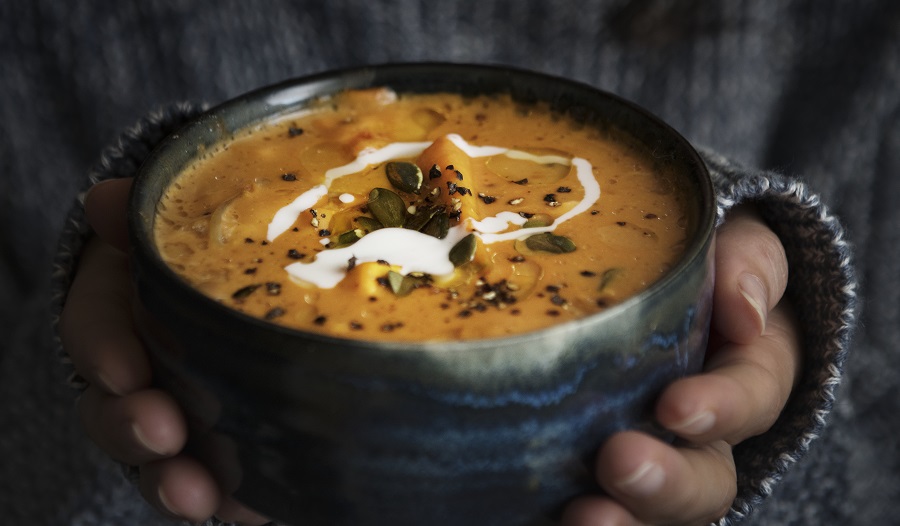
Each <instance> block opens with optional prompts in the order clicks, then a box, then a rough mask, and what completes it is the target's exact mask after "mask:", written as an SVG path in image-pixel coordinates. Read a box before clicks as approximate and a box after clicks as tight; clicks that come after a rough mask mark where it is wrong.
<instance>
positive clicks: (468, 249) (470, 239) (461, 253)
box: [450, 234, 478, 267]
mask: <svg viewBox="0 0 900 526" xmlns="http://www.w3.org/2000/svg"><path fill="white" fill-rule="evenodd" d="M477 246H478V239H477V238H476V237H475V234H469V235H467V236H466V237H464V238H462V239H460V240H459V242H458V243H456V244H455V245H453V248H451V249H450V262H451V263H453V266H454V267H459V266H461V265H465V264H466V263H468V262H469V261H472V259H474V258H475V248H476V247H477Z"/></svg>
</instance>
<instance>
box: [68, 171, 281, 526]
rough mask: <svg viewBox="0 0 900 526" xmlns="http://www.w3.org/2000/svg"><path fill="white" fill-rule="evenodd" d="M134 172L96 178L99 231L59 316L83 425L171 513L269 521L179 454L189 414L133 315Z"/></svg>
mask: <svg viewBox="0 0 900 526" xmlns="http://www.w3.org/2000/svg"><path fill="white" fill-rule="evenodd" d="M130 187H131V180H130V179H123V180H113V181H107V182H104V183H100V184H98V185H96V186H95V187H94V188H92V189H91V191H90V192H89V193H88V196H87V198H86V200H85V211H86V213H87V218H88V222H89V223H90V224H91V226H92V227H93V228H94V232H95V233H96V235H95V236H94V237H93V238H92V239H91V241H89V242H88V244H87V246H86V247H85V250H84V251H83V253H82V256H81V261H80V263H79V266H78V272H77V273H76V275H75V280H74V282H73V284H72V288H71V289H70V291H69V296H68V299H67V301H66V305H65V308H64V309H63V313H62V316H61V318H60V327H59V329H60V336H61V338H62V342H63V346H64V348H65V349H66V352H68V353H69V355H70V356H71V358H72V361H73V363H74V365H75V369H76V370H77V371H78V373H79V374H80V375H81V376H82V377H84V378H85V379H86V380H87V381H88V384H89V386H88V388H87V390H86V391H85V392H84V393H83V394H82V396H81V397H80V398H79V400H78V411H79V413H80V416H81V419H82V422H83V424H84V428H85V430H86V432H87V434H88V435H89V436H90V437H91V439H92V440H93V441H94V442H96V443H97V445H98V446H100V448H102V449H103V450H104V451H106V453H107V454H109V455H110V456H111V457H112V458H113V459H115V460H117V461H119V462H123V463H125V464H129V465H134V466H138V467H139V468H140V483H139V485H140V490H141V493H142V494H143V496H144V498H145V499H146V500H147V501H148V502H150V503H151V504H153V505H154V506H155V507H156V508H158V509H159V510H160V511H161V512H163V513H164V514H166V515H169V516H171V517H177V518H180V519H187V520H189V521H191V522H201V521H203V520H205V519H207V518H209V517H210V516H212V515H215V516H217V517H218V518H219V519H222V520H223V521H226V522H240V523H241V524H248V525H259V524H264V523H266V522H267V519H265V518H264V517H262V516H261V515H259V514H257V513H254V512H252V511H250V510H248V509H246V508H244V507H242V506H241V505H239V504H238V503H237V502H235V501H234V500H232V499H230V498H228V497H226V496H225V495H223V494H222V492H221V491H220V489H219V487H218V486H217V485H216V482H215V480H214V479H213V477H212V475H211V474H210V473H209V472H208V471H207V470H206V469H205V468H204V467H203V466H202V465H201V464H200V463H199V462H197V461H196V460H194V459H193V458H191V457H189V456H187V455H184V454H182V453H181V450H182V448H183V447H184V445H185V443H186V441H187V425H186V423H185V418H184V415H183V414H182V412H181V410H180V409H179V407H178V405H177V404H176V402H175V400H173V399H172V397H170V396H169V395H168V394H167V393H165V392H163V391H161V390H159V389H155V388H153V387H152V385H151V378H152V373H151V370H150V364H149V362H148V359H147V355H146V353H145V351H144V348H143V347H142V346H141V343H140V341H139V340H138V338H137V336H136V334H135V332H134V328H133V322H132V317H131V291H132V288H131V279H130V276H129V269H128V259H127V257H126V255H125V252H124V251H125V249H126V247H127V239H128V236H127V231H126V227H125V209H126V202H127V195H128V190H129V189H130Z"/></svg>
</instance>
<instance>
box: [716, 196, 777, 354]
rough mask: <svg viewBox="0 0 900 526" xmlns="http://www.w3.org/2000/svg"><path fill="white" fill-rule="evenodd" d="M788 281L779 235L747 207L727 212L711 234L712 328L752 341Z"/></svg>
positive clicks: (730, 337) (729, 336)
mask: <svg viewBox="0 0 900 526" xmlns="http://www.w3.org/2000/svg"><path fill="white" fill-rule="evenodd" d="M787 279H788V264H787V258H786V257H785V253H784V247H783V246H782V245H781V242H780V241H779V240H778V237H777V236H776V235H775V234H774V233H773V232H772V231H771V230H770V229H769V227H768V226H766V224H765V223H764V222H763V221H762V220H761V219H760V218H759V217H758V216H757V215H756V213H755V211H754V209H753V208H752V207H748V206H741V207H738V208H735V209H734V210H732V211H731V212H730V213H729V215H728V219H727V221H725V223H724V224H723V225H722V227H721V228H719V231H718V232H717V234H716V286H715V292H714V298H713V304H714V305H715V306H716V307H715V312H714V314H713V328H714V329H715V331H716V332H718V333H719V335H720V336H722V337H723V338H724V339H725V340H727V341H732V342H738V343H750V342H752V341H753V339H754V338H756V337H757V336H759V335H760V334H762V332H763V329H764V328H765V326H766V321H767V319H768V312H769V310H771V309H772V308H773V307H775V305H776V304H777V303H778V302H779V300H780V299H781V296H782V295H783V294H784V290H785V287H786V286H787Z"/></svg>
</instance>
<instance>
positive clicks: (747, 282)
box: [738, 272, 769, 334]
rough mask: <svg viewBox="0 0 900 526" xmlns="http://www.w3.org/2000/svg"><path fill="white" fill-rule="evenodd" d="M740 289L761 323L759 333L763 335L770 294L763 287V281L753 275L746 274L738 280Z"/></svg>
mask: <svg viewBox="0 0 900 526" xmlns="http://www.w3.org/2000/svg"><path fill="white" fill-rule="evenodd" d="M738 288H739V289H740V291H741V295H742V296H743V297H744V299H746V300H747V303H749V304H750V306H751V307H753V310H754V311H755V312H756V316H757V319H758V321H759V333H760V334H762V332H763V330H765V328H766V317H767V313H768V303H769V301H768V293H767V292H766V288H765V287H764V286H763V284H762V281H760V279H759V278H758V277H756V276H754V275H753V274H750V273H749V272H745V273H743V274H741V275H740V277H739V278H738Z"/></svg>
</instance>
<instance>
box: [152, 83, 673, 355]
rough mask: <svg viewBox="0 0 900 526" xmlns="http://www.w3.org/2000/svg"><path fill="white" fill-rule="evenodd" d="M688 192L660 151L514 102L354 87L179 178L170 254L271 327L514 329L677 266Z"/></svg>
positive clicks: (608, 299) (420, 332)
mask: <svg viewBox="0 0 900 526" xmlns="http://www.w3.org/2000/svg"><path fill="white" fill-rule="evenodd" d="M684 200H685V196H684V195H682V192H680V191H679V189H678V188H677V187H676V185H675V184H673V182H672V180H671V179H670V178H669V177H668V176H667V175H666V174H665V173H664V171H663V170H662V169H660V168H659V167H658V166H656V165H655V164H654V163H653V161H652V158H651V156H650V155H648V153H647V152H645V151H643V150H641V149H640V148H639V147H636V146H635V145H634V143H632V142H631V141H629V140H628V138H626V137H624V136H621V134H619V133H617V132H615V131H612V130H600V129H598V128H596V127H592V126H585V125H581V124H579V123H577V122H575V121H573V120H571V119H570V118H569V117H567V116H565V115H560V114H558V113H554V112H551V111H549V110H548V109H547V108H546V107H543V106H541V105H529V106H523V105H521V104H519V103H516V102H513V101H512V100H510V99H509V98H508V97H505V96H483V97H475V98H468V97H467V98H463V97H460V96H458V95H453V94H428V95H402V96H398V95H397V94H395V93H394V92H392V91H390V90H388V89H371V90H360V91H349V92H346V93H343V94H340V95H338V96H335V97H332V98H329V99H327V100H323V101H321V103H318V104H315V105H314V106H313V107H312V108H310V109H309V110H307V111H304V112H303V113H300V114H296V115H292V116H289V117H287V118H283V119H280V120H279V121H277V122H275V123H269V124H267V125H265V126H260V127H257V128H255V129H253V130H250V131H248V132H247V133H244V134H242V135H240V136H238V137H235V138H234V139H233V140H230V141H228V142H227V143H223V144H222V145H220V146H219V147H218V148H215V149H214V150H212V151H210V152H208V153H207V154H206V155H204V156H203V157H202V158H201V159H199V160H198V161H196V162H195V163H194V164H193V165H191V166H189V167H188V168H187V169H185V170H184V171H183V173H181V174H180V175H179V176H178V177H177V178H176V179H175V181H174V182H173V184H172V185H171V186H170V188H169V189H168V190H167V193H166V194H165V195H164V197H163V199H162V200H161V202H160V203H159V207H158V214H157V219H156V222H155V235H156V243H157V246H158V248H159V250H160V253H161V255H162V257H163V259H164V260H165V261H166V262H167V263H168V264H169V265H170V266H171V267H172V268H173V269H174V270H175V271H176V272H177V273H178V274H180V275H181V276H182V277H183V278H184V279H185V280H186V281H187V282H189V283H190V284H191V285H192V286H193V287H195V288H197V289H198V290H200V291H202V292H203V293H204V294H206V295H208V296H210V297H212V298H214V299H215V300H218V301H220V302H221V303H223V304H225V305H228V306H229V307H231V308H234V309H237V310H239V311H242V312H245V313H247V314H250V315H253V316H257V317H259V318H262V319H264V320H268V321H270V322H272V323H277V324H282V325H285V326H288V327H292V328H297V329H302V330H308V331H314V332H320V333H324V334H328V335H333V336H338V337H347V338H359V339H383V340H405V341H425V340H448V339H472V338H490V337H499V336H505V335H510V334H515V333H523V332H528V331H533V330H537V329H540V328H543V327H546V326H549V325H552V324H556V323H561V322H564V321H568V320H572V319H575V318H580V317H583V316H586V315H589V314H592V313H595V312H598V311H600V310H603V309H605V308H607V307H609V306H611V305H614V304H616V303H618V302H620V301H622V300H623V299H625V298H628V297H629V296H631V295H633V294H635V293H636V292H638V291H640V290H642V289H644V288H646V287H647V286H648V285H649V284H651V283H653V282H654V281H655V280H657V279H659V278H660V277H661V276H662V275H663V274H664V273H665V272H666V271H667V270H668V269H669V268H671V267H672V265H674V263H675V262H676V261H677V259H678V258H679V256H680V255H681V253H682V251H683V244H684V241H685V239H686V236H687V232H686V223H687V221H686V219H685V212H684V211H685V210H686V207H685V201H684Z"/></svg>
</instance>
